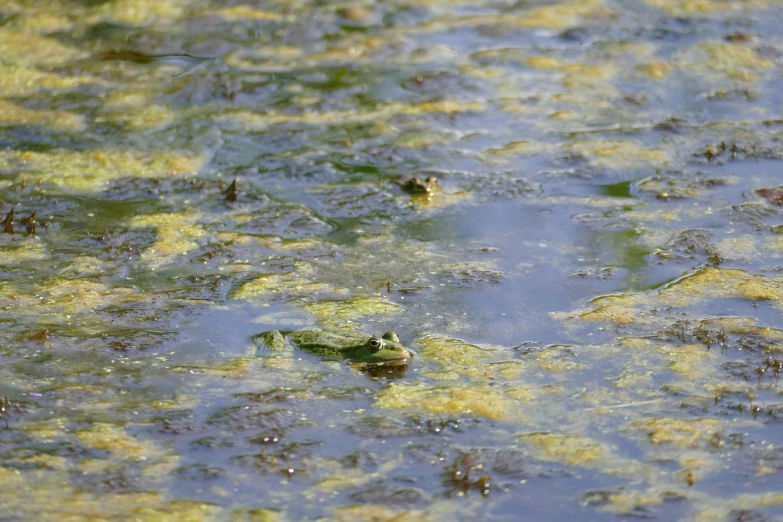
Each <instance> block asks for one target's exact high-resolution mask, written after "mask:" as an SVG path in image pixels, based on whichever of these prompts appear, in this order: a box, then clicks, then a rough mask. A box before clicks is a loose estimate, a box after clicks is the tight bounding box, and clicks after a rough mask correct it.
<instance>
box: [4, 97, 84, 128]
mask: <svg viewBox="0 0 783 522" xmlns="http://www.w3.org/2000/svg"><path fill="white" fill-rule="evenodd" d="M0 125H2V126H7V125H41V126H44V127H49V128H52V129H55V130H60V131H80V130H84V128H85V125H84V119H83V118H82V117H81V116H79V115H77V114H73V113H70V112H63V111H34V110H30V109H25V108H23V107H20V106H18V105H16V104H13V103H10V102H7V101H5V100H0Z"/></svg>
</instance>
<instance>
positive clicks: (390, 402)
mask: <svg viewBox="0 0 783 522" xmlns="http://www.w3.org/2000/svg"><path fill="white" fill-rule="evenodd" d="M521 403H522V401H520V398H519V397H518V396H517V397H515V396H514V394H513V393H510V392H507V391H504V390H501V389H499V388H498V387H494V386H489V385H488V384H472V385H470V386H433V387H431V386H426V385H424V384H410V385H408V384H404V385H403V384H394V385H392V386H389V387H387V388H385V389H384V390H383V391H381V393H380V394H379V395H378V400H377V402H376V405H377V406H379V407H381V408H389V409H405V410H408V409H411V408H419V409H423V410H425V411H428V412H430V413H436V414H451V415H465V414H476V415H481V416H483V417H487V418H490V419H504V420H517V421H523V422H524V420H525V419H524V417H523V414H522V412H521V411H520V409H519V406H520V404H521Z"/></svg>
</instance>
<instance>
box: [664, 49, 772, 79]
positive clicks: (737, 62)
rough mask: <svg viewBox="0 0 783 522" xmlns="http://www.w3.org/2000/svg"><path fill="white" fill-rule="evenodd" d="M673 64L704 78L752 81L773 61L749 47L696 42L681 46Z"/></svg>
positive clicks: (768, 67)
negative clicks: (685, 46) (681, 49)
mask: <svg viewBox="0 0 783 522" xmlns="http://www.w3.org/2000/svg"><path fill="white" fill-rule="evenodd" d="M675 63H676V64H677V65H678V66H679V67H680V68H682V69H683V70H684V71H687V72H689V73H691V74H696V75H699V76H703V77H706V78H710V77H713V78H714V77H717V78H721V77H722V78H730V79H733V80H740V81H747V82H753V81H756V80H758V75H759V73H760V72H762V71H765V70H767V69H770V68H771V67H773V65H774V62H773V61H771V60H769V59H767V58H762V57H760V56H759V55H758V53H757V51H756V50H755V49H753V48H751V47H745V46H742V45H736V44H732V43H728V42H709V43H700V44H698V45H695V46H693V47H691V48H688V49H685V50H684V51H682V52H681V53H679V54H678V56H677V57H676V58H675Z"/></svg>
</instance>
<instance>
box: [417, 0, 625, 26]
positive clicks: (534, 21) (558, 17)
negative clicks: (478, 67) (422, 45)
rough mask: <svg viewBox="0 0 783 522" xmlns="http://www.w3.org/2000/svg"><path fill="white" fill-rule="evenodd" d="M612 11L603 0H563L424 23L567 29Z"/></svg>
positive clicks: (439, 18) (436, 19)
mask: <svg viewBox="0 0 783 522" xmlns="http://www.w3.org/2000/svg"><path fill="white" fill-rule="evenodd" d="M609 14H610V11H609V10H608V9H606V7H605V4H604V2H603V0H583V1H571V2H562V3H559V4H557V5H547V6H535V7H531V8H528V9H515V10H513V11H508V12H507V13H505V14H488V15H470V16H461V17H455V16H447V15H444V16H441V17H438V18H435V19H434V20H432V21H430V22H427V23H426V24H423V26H424V27H432V26H438V27H441V26H442V27H455V26H464V25H470V26H479V25H510V26H517V27H541V28H545V29H553V30H557V29H564V28H566V27H573V26H576V25H579V24H580V23H582V22H583V21H584V20H585V19H591V18H593V19H594V18H600V17H605V16H607V15H609Z"/></svg>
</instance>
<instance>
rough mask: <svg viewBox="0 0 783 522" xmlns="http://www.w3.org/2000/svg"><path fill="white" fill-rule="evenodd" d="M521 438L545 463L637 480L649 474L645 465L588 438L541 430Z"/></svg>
mask: <svg viewBox="0 0 783 522" xmlns="http://www.w3.org/2000/svg"><path fill="white" fill-rule="evenodd" d="M519 439H520V440H522V441H523V442H525V443H527V444H529V445H530V446H531V447H532V448H534V450H536V452H535V454H536V457H537V458H540V459H542V460H545V461H550V462H560V463H563V464H568V465H569V466H575V467H584V468H596V469H600V470H601V471H604V472H607V473H619V474H627V475H633V476H636V477H638V476H639V474H640V473H644V472H645V471H648V470H646V467H645V466H643V465H642V464H641V463H639V462H636V461H634V460H632V459H627V458H623V457H618V456H616V455H614V453H613V451H612V449H611V448H610V447H608V446H607V445H606V444H603V443H601V442H599V441H597V440H595V439H593V438H591V437H587V436H585V435H573V434H569V433H556V432H551V431H546V432H544V431H541V432H533V433H523V434H520V435H519Z"/></svg>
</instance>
